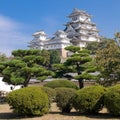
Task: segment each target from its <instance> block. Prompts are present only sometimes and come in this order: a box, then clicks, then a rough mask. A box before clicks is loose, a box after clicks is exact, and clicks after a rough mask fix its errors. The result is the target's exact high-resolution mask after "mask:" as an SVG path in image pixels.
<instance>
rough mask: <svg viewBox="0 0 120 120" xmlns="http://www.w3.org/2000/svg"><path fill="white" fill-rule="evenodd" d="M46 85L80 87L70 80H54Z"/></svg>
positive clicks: (52, 86) (51, 86)
mask: <svg viewBox="0 0 120 120" xmlns="http://www.w3.org/2000/svg"><path fill="white" fill-rule="evenodd" d="M44 86H45V87H50V88H58V87H67V88H74V89H78V87H77V85H75V84H74V83H73V82H71V81H69V80H53V81H50V82H48V83H46V84H45V85H44Z"/></svg>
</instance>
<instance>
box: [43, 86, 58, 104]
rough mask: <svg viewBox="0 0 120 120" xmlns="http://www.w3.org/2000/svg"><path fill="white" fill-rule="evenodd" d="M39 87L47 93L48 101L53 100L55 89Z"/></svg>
mask: <svg viewBox="0 0 120 120" xmlns="http://www.w3.org/2000/svg"><path fill="white" fill-rule="evenodd" d="M41 89H43V90H44V91H45V93H46V94H47V95H48V98H49V100H50V103H51V102H54V101H55V97H56V91H55V90H54V89H52V88H50V87H41Z"/></svg>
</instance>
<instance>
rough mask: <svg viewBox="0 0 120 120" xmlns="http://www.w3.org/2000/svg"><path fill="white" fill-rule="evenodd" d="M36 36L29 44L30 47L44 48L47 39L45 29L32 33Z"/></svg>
mask: <svg viewBox="0 0 120 120" xmlns="http://www.w3.org/2000/svg"><path fill="white" fill-rule="evenodd" d="M32 36H33V37H34V38H33V40H32V41H30V42H29V43H28V44H29V45H28V47H30V48H32V49H36V48H38V49H40V50H42V49H44V44H45V41H47V38H46V37H47V35H46V34H45V32H44V31H37V32H35V33H34V34H33V35H32Z"/></svg>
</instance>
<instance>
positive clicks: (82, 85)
mask: <svg viewBox="0 0 120 120" xmlns="http://www.w3.org/2000/svg"><path fill="white" fill-rule="evenodd" d="M78 82H79V88H80V89H82V88H83V87H84V82H83V79H79V80H78Z"/></svg>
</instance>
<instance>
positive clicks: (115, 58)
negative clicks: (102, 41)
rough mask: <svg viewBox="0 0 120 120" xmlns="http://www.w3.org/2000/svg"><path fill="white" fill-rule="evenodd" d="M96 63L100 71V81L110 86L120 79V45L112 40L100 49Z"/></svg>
mask: <svg viewBox="0 0 120 120" xmlns="http://www.w3.org/2000/svg"><path fill="white" fill-rule="evenodd" d="M96 64H97V66H98V69H99V71H100V76H99V78H102V79H103V80H102V81H101V80H99V83H101V84H103V85H105V86H109V85H112V84H115V83H116V82H117V81H119V80H120V47H119V46H118V44H117V43H116V42H115V41H114V40H112V41H109V42H108V43H107V45H106V47H105V48H103V49H101V50H98V51H97V54H96Z"/></svg>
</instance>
